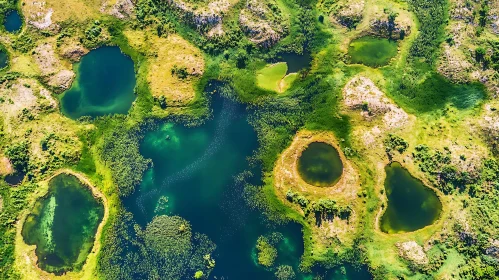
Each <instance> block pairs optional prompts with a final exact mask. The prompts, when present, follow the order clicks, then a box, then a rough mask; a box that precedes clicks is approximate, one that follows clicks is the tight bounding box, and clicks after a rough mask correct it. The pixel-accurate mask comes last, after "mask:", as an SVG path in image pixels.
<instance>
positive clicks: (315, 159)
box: [298, 142, 343, 187]
mask: <svg viewBox="0 0 499 280" xmlns="http://www.w3.org/2000/svg"><path fill="white" fill-rule="evenodd" d="M298 173H299V174H300V176H301V177H302V179H303V180H304V181H305V182H307V183H309V184H311V185H314V186H318V187H328V186H331V185H333V184H334V183H336V182H338V180H339V179H340V177H341V174H342V173H343V163H342V162H341V158H340V155H339V153H338V151H337V150H336V149H335V148H334V147H333V146H331V145H329V144H326V143H322V142H313V143H310V144H309V145H308V147H307V148H305V150H304V151H303V152H302V154H301V156H300V158H299V159H298Z"/></svg>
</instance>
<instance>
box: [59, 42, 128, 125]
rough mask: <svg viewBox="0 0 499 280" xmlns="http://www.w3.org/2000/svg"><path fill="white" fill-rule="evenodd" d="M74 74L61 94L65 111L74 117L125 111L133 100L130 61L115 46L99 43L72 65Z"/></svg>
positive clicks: (124, 112) (63, 111) (123, 112)
mask: <svg viewBox="0 0 499 280" xmlns="http://www.w3.org/2000/svg"><path fill="white" fill-rule="evenodd" d="M75 70H76V73H77V77H76V80H75V82H74V83H73V85H72V87H71V89H69V90H68V91H67V92H66V93H64V95H63V96H62V98H61V111H62V113H63V114H64V115H66V116H68V117H70V118H72V119H77V118H79V117H82V116H90V117H98V116H103V115H108V114H126V113H127V112H128V110H130V108H131V106H132V103H133V101H134V100H135V93H134V88H135V72H134V65H133V61H132V59H131V58H130V57H128V56H126V55H125V54H123V53H122V52H121V51H120V49H119V48H118V47H101V48H99V49H96V50H93V51H91V52H90V53H88V54H87V55H85V56H84V57H83V58H82V59H81V62H80V63H78V64H76V65H75Z"/></svg>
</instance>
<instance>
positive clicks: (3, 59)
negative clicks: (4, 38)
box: [0, 49, 9, 70]
mask: <svg viewBox="0 0 499 280" xmlns="http://www.w3.org/2000/svg"><path fill="white" fill-rule="evenodd" d="M8 64H9V55H8V54H7V53H6V52H5V51H2V50H1V49H0V70H2V69H3V68H5V67H7V65H8Z"/></svg>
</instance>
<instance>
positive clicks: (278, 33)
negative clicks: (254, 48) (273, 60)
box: [239, 0, 288, 48]
mask: <svg viewBox="0 0 499 280" xmlns="http://www.w3.org/2000/svg"><path fill="white" fill-rule="evenodd" d="M239 25H240V26H241V28H242V30H243V31H244V33H246V35H247V36H248V37H249V39H250V40H251V41H252V42H253V43H256V44H258V45H259V46H262V47H265V48H268V47H271V46H273V45H274V44H275V43H277V42H278V41H279V40H280V39H281V38H282V37H283V36H284V35H285V34H286V33H287V30H288V26H287V24H286V23H285V22H284V23H283V17H282V16H281V12H280V10H279V8H278V7H277V5H276V4H275V3H271V2H264V1H260V0H249V1H247V2H246V6H245V7H244V9H243V10H241V13H240V14H239Z"/></svg>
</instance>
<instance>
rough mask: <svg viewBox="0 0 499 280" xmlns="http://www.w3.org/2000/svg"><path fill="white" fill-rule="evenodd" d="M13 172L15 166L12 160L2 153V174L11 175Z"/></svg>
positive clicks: (0, 171) (0, 167)
mask: <svg viewBox="0 0 499 280" xmlns="http://www.w3.org/2000/svg"><path fill="white" fill-rule="evenodd" d="M13 172H14V168H12V164H11V163H10V160H9V159H8V158H7V157H5V156H3V155H0V176H5V175H9V174H12V173H13Z"/></svg>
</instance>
